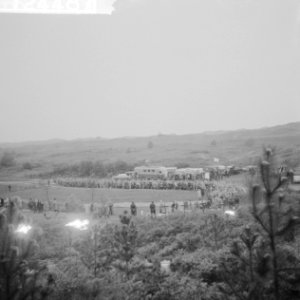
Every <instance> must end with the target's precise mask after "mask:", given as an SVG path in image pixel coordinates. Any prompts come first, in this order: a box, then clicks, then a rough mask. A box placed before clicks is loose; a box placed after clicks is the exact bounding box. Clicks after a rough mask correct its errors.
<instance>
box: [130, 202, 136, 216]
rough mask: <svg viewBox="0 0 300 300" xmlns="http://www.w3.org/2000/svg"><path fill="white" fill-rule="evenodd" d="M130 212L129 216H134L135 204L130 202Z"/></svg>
mask: <svg viewBox="0 0 300 300" xmlns="http://www.w3.org/2000/svg"><path fill="white" fill-rule="evenodd" d="M130 210H131V215H132V216H136V210H137V209H136V205H135V203H134V202H133V201H132V203H131V205H130Z"/></svg>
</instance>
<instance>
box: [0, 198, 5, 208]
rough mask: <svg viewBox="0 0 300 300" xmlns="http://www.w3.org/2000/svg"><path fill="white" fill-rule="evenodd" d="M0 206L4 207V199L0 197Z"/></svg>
mask: <svg viewBox="0 0 300 300" xmlns="http://www.w3.org/2000/svg"><path fill="white" fill-rule="evenodd" d="M0 207H4V199H3V198H1V202H0Z"/></svg>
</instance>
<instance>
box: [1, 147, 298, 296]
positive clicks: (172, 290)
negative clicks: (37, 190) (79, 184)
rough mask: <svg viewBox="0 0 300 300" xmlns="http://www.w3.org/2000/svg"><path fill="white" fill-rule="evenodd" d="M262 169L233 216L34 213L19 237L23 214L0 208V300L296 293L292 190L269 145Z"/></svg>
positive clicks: (295, 202) (295, 198)
mask: <svg viewBox="0 0 300 300" xmlns="http://www.w3.org/2000/svg"><path fill="white" fill-rule="evenodd" d="M260 167H261V174H260V176H259V177H257V178H253V182H252V183H251V186H250V187H249V199H248V201H249V206H248V207H247V206H243V207H241V208H240V209H239V210H238V211H236V214H235V215H225V214H224V212H223V211H222V210H218V211H215V210H214V211H205V212H204V213H203V212H198V213H197V212H195V213H189V214H185V215H183V214H173V215H170V216H167V217H162V218H153V219H151V218H139V217H138V218H131V217H130V216H128V214H123V215H122V216H121V217H120V218H117V217H114V218H112V219H109V220H106V219H102V220H100V221H99V220H94V221H93V222H92V223H91V226H90V228H89V230H88V231H75V230H71V231H69V230H67V228H66V227H65V226H64V224H65V223H66V222H67V221H68V220H67V219H66V216H67V215H58V216H52V217H51V218H50V219H45V218H44V217H43V215H38V214H36V215H33V216H31V219H32V221H31V222H32V224H34V229H32V231H31V232H30V234H29V235H28V236H26V237H25V236H24V237H23V238H22V243H21V244H20V240H19V238H20V237H19V238H12V237H13V236H14V231H13V230H12V227H13V226H15V225H16V224H17V223H20V222H24V219H22V217H20V216H19V217H17V218H12V217H11V216H13V215H14V216H16V215H17V214H18V212H17V211H14V212H13V211H9V210H8V211H6V212H5V213H2V219H1V226H0V231H1V240H2V241H3V240H7V241H8V242H7V243H6V247H2V248H1V250H2V253H3V255H2V260H1V264H0V274H1V277H0V278H1V279H0V292H1V294H0V296H1V297H0V298H1V299H5V300H6V299H43V298H45V299H46V298H48V299H70V300H71V299H72V300H73V299H137V300H138V299H155V300H160V299H161V300H162V299H178V300H179V299H220V300H221V299H230V300H236V299H243V300H244V299H249V300H250V299H253V300H254V299H255V300H256V299H258V300H260V299H262V300H263V299H271V300H272V299H275V300H279V299H280V300H285V299H299V297H300V247H299V246H300V233H299V219H298V218H297V217H298V216H299V215H300V208H299V195H298V194H296V193H292V192H287V191H286V180H285V178H282V177H279V176H277V175H276V173H275V171H274V170H275V167H274V162H273V153H272V150H270V149H267V150H266V152H265V154H264V158H263V159H262V161H261V164H260ZM76 217H78V216H76V215H68V218H70V220H71V219H73V218H76ZM9 224H10V225H9ZM31 240H35V242H34V243H33V242H30V241H31ZM1 245H3V243H2V244H1ZM29 245H31V246H30V247H29ZM8 246H10V247H8ZM0 247H1V246H0ZM17 249H18V250H17ZM22 249H30V250H31V251H21V250H22ZM24 262H26V264H25V265H24V264H23V263H24ZM162 262H164V264H162ZM168 264H169V265H168ZM8 266H18V267H15V268H12V269H10V268H9V267H8ZM33 271H34V272H33ZM33 274H35V277H33ZM6 287H9V293H8V292H7V288H6Z"/></svg>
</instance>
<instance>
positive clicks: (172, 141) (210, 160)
mask: <svg viewBox="0 0 300 300" xmlns="http://www.w3.org/2000/svg"><path fill="white" fill-rule="evenodd" d="M149 142H151V144H152V147H151V145H149ZM264 145H265V146H268V145H272V146H275V147H276V149H277V153H278V154H279V157H280V159H281V160H286V161H289V162H290V163H292V164H298V163H299V158H300V122H298V123H291V124H287V125H280V126H275V127H269V128H262V129H255V130H237V131H225V132H206V133H200V134H190V135H157V136H151V137H134V138H117V139H101V138H95V139H81V140H72V141H63V140H53V141H47V142H38V143H37V142H35V143H17V144H2V145H0V155H2V153H3V152H5V151H13V152H14V153H15V155H16V162H17V165H18V166H21V165H22V164H23V163H24V162H31V163H39V164H40V165H41V168H43V169H45V168H46V169H49V168H52V167H53V165H60V164H74V163H78V162H80V161H84V160H91V161H102V162H104V163H108V162H115V161H117V160H123V161H125V162H127V163H143V162H144V161H148V162H149V163H151V164H155V165H166V166H172V165H175V164H177V163H181V162H182V163H187V164H189V165H190V166H194V167H199V166H207V165H212V164H214V158H219V163H220V164H234V165H245V164H253V163H255V162H256V160H257V157H259V156H260V154H261V150H262V147H263V146H264ZM19 170H20V168H19ZM2 172H3V169H2Z"/></svg>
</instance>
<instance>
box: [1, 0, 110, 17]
mask: <svg viewBox="0 0 300 300" xmlns="http://www.w3.org/2000/svg"><path fill="white" fill-rule="evenodd" d="M114 2H115V0H0V13H20V14H22V13H23V14H76V15H79V14H108V15H110V14H111V13H112V12H113V10H114V8H113V3H114Z"/></svg>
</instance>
